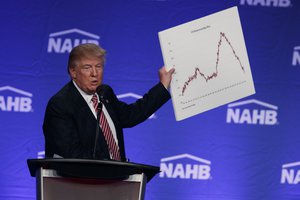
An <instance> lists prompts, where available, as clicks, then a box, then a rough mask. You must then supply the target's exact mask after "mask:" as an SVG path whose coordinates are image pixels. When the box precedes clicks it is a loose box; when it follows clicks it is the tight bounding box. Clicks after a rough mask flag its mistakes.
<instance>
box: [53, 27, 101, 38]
mask: <svg viewBox="0 0 300 200" xmlns="http://www.w3.org/2000/svg"><path fill="white" fill-rule="evenodd" d="M71 33H78V34H80V35H84V36H88V37H91V38H94V39H96V40H99V39H100V36H98V35H95V34H93V33H89V32H86V31H83V30H80V29H77V28H73V29H68V30H64V31H59V32H55V33H50V35H49V36H50V37H56V36H61V35H66V34H71Z"/></svg>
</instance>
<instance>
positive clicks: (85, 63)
mask: <svg viewBox="0 0 300 200" xmlns="http://www.w3.org/2000/svg"><path fill="white" fill-rule="evenodd" d="M103 65H104V60H103V59H101V58H97V57H94V58H81V59H80V62H79V63H78V65H77V66H76V67H74V68H70V75H71V77H72V79H73V80H74V81H75V83H76V84H77V85H78V87H79V88H80V89H82V90H83V91H84V92H86V93H87V94H93V93H95V92H96V90H97V87H98V86H100V85H101V84H102V79H103Z"/></svg>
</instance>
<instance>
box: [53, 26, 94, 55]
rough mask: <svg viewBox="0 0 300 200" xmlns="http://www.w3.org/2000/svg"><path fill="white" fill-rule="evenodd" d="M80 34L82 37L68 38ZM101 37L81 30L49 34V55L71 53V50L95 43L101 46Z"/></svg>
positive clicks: (75, 29)
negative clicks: (81, 45)
mask: <svg viewBox="0 0 300 200" xmlns="http://www.w3.org/2000/svg"><path fill="white" fill-rule="evenodd" d="M73 33H76V34H79V35H80V37H77V38H74V37H67V35H70V34H73ZM99 40H100V36H99V35H96V34H93V33H90V32H87V31H83V30H80V29H78V28H73V29H67V30H63V31H58V32H54V33H50V34H49V39H48V46H47V52H48V53H60V54H62V53H70V52H71V50H72V49H73V48H74V47H76V46H78V45H80V44H85V43H93V44H96V45H99Z"/></svg>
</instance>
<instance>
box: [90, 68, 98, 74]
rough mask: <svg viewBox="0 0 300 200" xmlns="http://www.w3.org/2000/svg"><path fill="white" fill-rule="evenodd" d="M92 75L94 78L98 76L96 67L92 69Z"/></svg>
mask: <svg viewBox="0 0 300 200" xmlns="http://www.w3.org/2000/svg"><path fill="white" fill-rule="evenodd" d="M91 75H92V76H96V75H97V69H96V67H92V68H91Z"/></svg>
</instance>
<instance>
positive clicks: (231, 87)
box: [158, 7, 255, 120]
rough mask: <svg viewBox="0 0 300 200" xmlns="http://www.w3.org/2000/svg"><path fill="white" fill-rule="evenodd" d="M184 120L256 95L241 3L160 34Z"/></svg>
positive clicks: (176, 102)
mask: <svg viewBox="0 0 300 200" xmlns="http://www.w3.org/2000/svg"><path fill="white" fill-rule="evenodd" d="M158 35H159V40H160V45H161V49H162V54H163V59H164V63H165V66H166V67H167V69H170V68H175V73H174V74H173V78H172V82H171V95H172V102H173V106H174V112H175V117H176V120H182V119H185V118H188V117H191V116H194V115H196V114H199V113H201V112H204V111H207V110H210V109H213V108H216V107H218V106H221V105H224V104H227V103H229V102H232V101H235V100H238V99H240V98H243V97H246V96H249V95H251V94H254V93H255V89H254V84H253V80H252V74H251V69H250V64H249V60H248V55H247V50H246V45H245V41H244V36H243V31H242V28H241V23H240V19H239V14H238V9H237V7H232V8H229V9H226V10H223V11H221V12H217V13H214V14H212V15H208V16H206V17H203V18H200V19H197V20H194V21H191V22H188V23H185V24H182V25H179V26H176V27H173V28H170V29H167V30H164V31H161V32H159V33H158Z"/></svg>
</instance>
